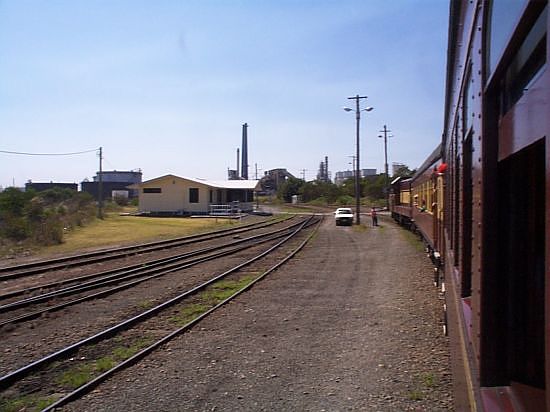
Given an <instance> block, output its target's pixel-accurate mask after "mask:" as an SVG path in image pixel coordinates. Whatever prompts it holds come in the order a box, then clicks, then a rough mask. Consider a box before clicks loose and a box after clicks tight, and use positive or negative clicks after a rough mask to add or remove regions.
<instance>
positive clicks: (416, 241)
mask: <svg viewBox="0 0 550 412" xmlns="http://www.w3.org/2000/svg"><path fill="white" fill-rule="evenodd" d="M401 233H402V236H403V238H404V239H405V240H406V241H407V243H408V244H409V245H411V246H412V247H414V248H415V249H416V250H418V251H419V252H424V249H425V247H424V243H422V241H421V240H420V238H419V237H418V236H417V235H415V234H414V233H412V232H411V231H410V230H405V229H403V230H402V231H401Z"/></svg>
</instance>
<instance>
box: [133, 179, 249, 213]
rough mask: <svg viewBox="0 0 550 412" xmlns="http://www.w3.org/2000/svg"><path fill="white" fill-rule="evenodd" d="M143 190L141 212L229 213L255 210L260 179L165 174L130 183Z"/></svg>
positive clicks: (140, 196)
mask: <svg viewBox="0 0 550 412" xmlns="http://www.w3.org/2000/svg"><path fill="white" fill-rule="evenodd" d="M128 187H129V188H130V189H138V190H139V212H141V213H151V214H176V215H191V214H227V213H231V212H233V213H234V212H235V211H242V212H249V211H252V208H253V202H254V192H255V191H256V190H258V188H259V184H258V181H256V180H221V181H215V180H203V179H191V178H187V177H179V176H175V175H171V174H169V175H165V176H161V177H157V178H155V179H151V180H147V181H145V182H142V183H139V184H134V185H131V186H128Z"/></svg>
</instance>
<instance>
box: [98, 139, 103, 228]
mask: <svg viewBox="0 0 550 412" xmlns="http://www.w3.org/2000/svg"><path fill="white" fill-rule="evenodd" d="M97 200H98V202H97V203H98V208H97V217H98V218H100V219H103V147H100V148H99V184H98V193H97Z"/></svg>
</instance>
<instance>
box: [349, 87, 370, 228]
mask: <svg viewBox="0 0 550 412" xmlns="http://www.w3.org/2000/svg"><path fill="white" fill-rule="evenodd" d="M366 98H367V96H359V95H356V96H354V97H348V99H349V100H355V120H356V124H355V213H356V215H357V216H356V218H355V224H356V225H359V224H361V216H360V214H361V190H360V185H359V177H360V168H359V166H360V165H359V121H360V120H361V111H366V112H370V111H371V110H372V107H366V108H364V109H360V108H359V100H361V99H366ZM344 110H345V111H346V112H351V111H353V109H351V108H349V107H344Z"/></svg>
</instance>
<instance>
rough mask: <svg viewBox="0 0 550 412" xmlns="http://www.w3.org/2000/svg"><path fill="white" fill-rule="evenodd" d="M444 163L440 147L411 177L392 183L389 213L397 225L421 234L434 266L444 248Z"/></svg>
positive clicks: (439, 260) (437, 264)
mask: <svg viewBox="0 0 550 412" xmlns="http://www.w3.org/2000/svg"><path fill="white" fill-rule="evenodd" d="M445 170H446V164H444V163H443V162H442V159H441V145H439V146H438V147H437V148H436V149H435V150H434V151H433V153H432V154H431V155H430V156H429V157H428V158H427V159H426V161H425V162H424V163H423V164H422V166H420V168H419V169H418V171H417V172H416V173H415V175H414V176H413V177H412V178H409V179H402V178H400V177H398V178H397V179H395V180H394V181H393V182H392V194H391V195H390V211H391V215H392V217H393V219H394V220H395V221H397V222H398V223H399V224H401V225H403V226H405V227H407V228H409V229H411V230H412V231H413V232H417V233H419V234H420V236H421V237H422V239H423V240H424V243H425V244H426V247H427V249H428V252H429V254H430V257H431V258H432V260H434V263H435V264H436V266H439V265H440V263H441V250H442V248H443V247H442V246H443V239H444V238H443V210H444V207H443V202H444V196H443V188H444V184H443V182H444V174H445Z"/></svg>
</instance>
